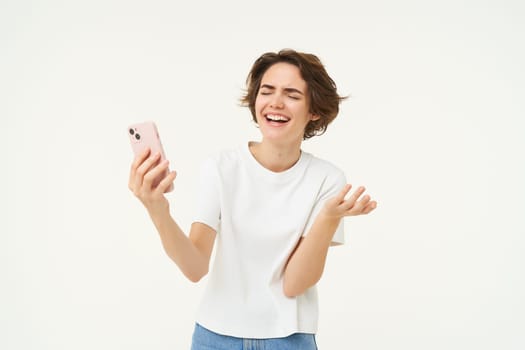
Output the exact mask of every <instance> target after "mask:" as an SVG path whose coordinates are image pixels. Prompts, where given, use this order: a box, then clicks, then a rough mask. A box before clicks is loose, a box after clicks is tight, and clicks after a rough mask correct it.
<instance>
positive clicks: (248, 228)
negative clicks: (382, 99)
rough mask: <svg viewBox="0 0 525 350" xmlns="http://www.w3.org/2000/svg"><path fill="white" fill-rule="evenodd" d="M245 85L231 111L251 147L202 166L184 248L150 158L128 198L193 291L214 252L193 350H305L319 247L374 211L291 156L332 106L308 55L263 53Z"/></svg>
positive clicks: (318, 130) (310, 159)
mask: <svg viewBox="0 0 525 350" xmlns="http://www.w3.org/2000/svg"><path fill="white" fill-rule="evenodd" d="M247 85H248V88H247V93H246V95H245V96H244V97H243V98H242V101H243V103H244V104H245V105H246V106H248V107H249V108H250V111H251V113H252V117H253V118H254V120H255V122H256V123H257V124H258V125H259V129H260V132H261V137H262V138H261V140H260V141H259V142H254V141H249V142H246V143H245V144H244V145H241V146H240V147H237V148H235V149H233V150H226V151H222V152H218V153H217V154H215V155H213V156H211V157H209V158H208V159H207V160H205V161H204V162H203V167H202V170H201V178H200V185H199V187H198V188H199V193H198V197H197V210H196V213H195V216H194V219H193V224H192V227H191V231H190V234H189V237H187V236H186V235H185V234H184V232H182V230H181V229H180V228H179V226H178V225H177V223H176V222H175V220H173V218H172V217H171V215H170V210H169V203H168V201H167V199H166V197H165V196H164V189H165V188H167V187H169V186H170V185H171V184H172V183H173V181H174V179H175V172H171V173H169V174H168V175H166V176H165V178H164V180H162V181H161V182H160V184H159V185H158V186H153V185H152V179H154V178H156V177H157V176H158V175H159V174H162V173H163V172H165V171H166V170H167V166H168V165H167V164H166V163H161V164H159V165H155V164H157V162H156V161H157V158H156V157H158V156H156V155H150V154H149V153H148V152H144V153H143V154H141V155H139V156H138V157H137V158H136V159H135V161H134V163H133V165H132V169H131V174H130V185H129V187H130V189H131V190H132V191H133V192H134V193H135V194H136V195H137V197H138V198H139V199H140V200H141V201H142V202H143V203H144V205H145V207H146V208H147V210H148V212H149V213H150V216H151V218H152V220H153V222H154V224H155V226H156V228H157V230H158V231H159V234H160V237H161V240H162V243H163V246H164V249H165V250H166V253H167V254H168V256H170V258H172V259H173V261H174V262H175V263H176V264H177V265H178V267H179V268H180V269H181V271H182V272H183V273H184V274H185V275H186V276H187V277H188V279H190V280H191V281H193V282H197V281H199V280H200V279H201V278H202V277H203V276H205V275H206V274H207V273H208V268H209V263H210V257H211V253H212V250H213V248H214V246H216V254H215V263H214V265H213V270H212V271H211V273H210V276H209V280H208V285H207V288H206V290H205V292H204V295H203V299H202V303H201V306H200V308H199V311H198V314H197V320H196V325H195V331H194V334H193V343H192V349H193V350H203V349H208V350H209V349H231V348H234V347H235V348H241V347H244V348H245V349H248V348H249V349H251V348H254V349H255V348H265V349H267V350H272V349H302V350H310V349H312V350H313V349H316V348H317V345H316V343H315V334H316V332H317V319H318V311H317V309H318V302H317V291H316V287H315V286H316V284H317V282H318V281H319V279H320V278H321V276H322V274H323V270H324V266H325V261H326V256H327V254H328V250H329V247H330V246H331V245H339V244H342V243H344V230H343V218H344V217H346V216H355V215H361V214H368V213H370V212H371V211H372V210H374V209H375V208H376V205H377V203H376V202H375V201H372V200H371V198H370V196H368V195H364V191H365V189H364V188H363V187H359V188H357V189H356V190H355V191H354V192H353V193H352V194H350V195H348V193H349V191H350V189H351V185H349V184H347V183H346V177H345V175H344V172H343V171H342V170H340V169H339V168H337V167H336V166H335V165H333V164H331V163H330V162H328V161H325V160H322V159H319V158H316V157H315V156H313V155H312V154H309V153H306V152H303V151H302V150H301V144H302V141H303V140H304V139H307V138H310V137H312V136H314V135H320V134H322V133H323V132H324V131H325V130H326V128H327V126H328V124H330V122H331V121H332V120H333V119H334V118H335V117H336V116H337V113H338V111H339V103H340V102H341V100H342V99H343V98H342V97H340V96H339V95H338V93H337V89H336V85H335V83H334V82H333V80H332V79H331V78H330V77H329V76H328V74H327V73H326V71H325V69H324V67H323V65H322V64H321V62H320V60H319V59H318V58H317V57H316V56H314V55H311V54H306V53H299V52H296V51H293V50H283V51H280V52H279V53H266V54H264V55H262V56H261V57H260V58H259V59H258V60H257V61H256V62H255V64H254V65H253V67H252V69H251V71H250V74H249V76H248V79H247ZM347 195H348V197H347ZM215 243H217V244H215Z"/></svg>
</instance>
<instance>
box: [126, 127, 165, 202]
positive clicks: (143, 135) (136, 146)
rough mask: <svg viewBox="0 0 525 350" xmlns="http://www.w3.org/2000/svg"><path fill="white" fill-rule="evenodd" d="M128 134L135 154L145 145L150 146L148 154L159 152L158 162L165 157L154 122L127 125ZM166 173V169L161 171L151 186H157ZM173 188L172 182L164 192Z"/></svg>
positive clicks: (144, 147) (140, 151) (143, 148)
mask: <svg viewBox="0 0 525 350" xmlns="http://www.w3.org/2000/svg"><path fill="white" fill-rule="evenodd" d="M128 136H129V140H130V142H131V148H132V149H133V153H134V154H135V156H137V155H138V154H140V153H142V151H144V150H145V149H146V148H147V147H149V148H150V150H151V153H150V155H153V154H156V153H157V152H159V153H160V160H159V162H158V163H160V162H161V161H163V160H164V159H166V155H165V154H164V149H163V148H162V143H161V142H160V136H159V131H158V130H157V126H156V125H155V123H154V122H151V121H148V122H144V123H138V124H133V125H130V126H128ZM158 163H157V164H158ZM166 175H168V170H166V171H165V172H164V173H162V174H161V175H160V176H159V177H158V178H157V179H155V181H154V182H153V186H154V187H157V185H158V184H159V182H161V181H162V179H164V178H165V177H166ZM172 190H173V184H172V185H171V186H170V187H169V188H168V189H167V190H166V191H164V192H170V191H172Z"/></svg>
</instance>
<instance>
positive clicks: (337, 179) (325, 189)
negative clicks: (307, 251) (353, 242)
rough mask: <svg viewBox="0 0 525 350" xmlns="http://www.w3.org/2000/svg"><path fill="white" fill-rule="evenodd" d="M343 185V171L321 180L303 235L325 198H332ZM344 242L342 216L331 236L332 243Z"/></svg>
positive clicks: (344, 182)
mask: <svg viewBox="0 0 525 350" xmlns="http://www.w3.org/2000/svg"><path fill="white" fill-rule="evenodd" d="M345 185H346V177H345V175H344V173H343V172H337V173H335V174H333V175H332V174H331V176H327V177H326V178H325V181H324V182H323V184H322V186H321V190H320V192H319V195H318V197H317V199H316V201H315V204H314V207H313V209H312V211H311V213H310V216H309V218H308V221H307V223H306V226H305V230H304V233H303V236H306V235H307V234H308V232H309V231H310V228H311V227H312V225H313V223H314V221H315V218H316V217H317V215H318V214H319V212H320V211H321V209H322V208H323V206H324V203H325V202H326V200H327V199H330V198H333V197H335V196H336V195H337V194H339V192H341V190H342V189H343V187H344V186H345ZM344 243H345V235H344V218H342V219H341V221H340V222H339V226H338V227H337V229H336V230H335V233H334V236H333V238H332V245H341V244H344Z"/></svg>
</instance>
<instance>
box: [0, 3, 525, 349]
mask: <svg viewBox="0 0 525 350" xmlns="http://www.w3.org/2000/svg"><path fill="white" fill-rule="evenodd" d="M524 16H525V11H524V5H523V3H522V2H521V1H495V0H489V1H450V0H446V1H434V2H431V1H408V0H400V1H386V0H384V1H359V2H358V1H345V2H343V1H341V2H332V1H321V2H318V3H315V4H313V3H312V5H307V4H306V3H305V2H303V1H278V2H273V1H269V2H267V1H265V2H250V1H236V2H223V1H217V2H209V3H205V2H192V3H191V4H188V3H187V2H184V3H183V2H176V1H147V2H146V1H143V2H141V1H82V2H81V1H51V0H50V1H14V0H13V1H11V0H9V1H6V0H2V1H0V118H1V126H0V130H1V144H0V147H1V150H2V153H1V154H2V159H1V164H2V166H1V169H2V170H1V172H0V176H1V182H0V184H1V195H0V201H1V203H0V204H1V208H0V209H1V211H0V216H1V228H0V230H1V235H0V254H1V256H0V257H1V260H0V262H1V265H0V273H1V275H0V277H1V279H0V348H2V349H6V350H14V349H40V350H44V349H54V350H55V349H128V350H129V349H188V348H189V344H190V340H191V333H192V329H193V317H194V312H195V310H196V308H197V305H198V302H199V299H200V296H201V293H202V289H203V286H204V284H205V280H204V281H203V282H201V283H199V284H197V285H194V284H192V283H191V282H188V281H187V280H185V279H184V278H183V276H182V274H181V273H180V272H179V271H178V269H177V267H176V266H175V265H174V264H173V263H171V261H170V260H169V259H168V258H167V257H166V255H165V254H164V252H163V251H162V248H161V245H160V241H159V239H158V236H157V234H156V232H155V230H154V227H153V225H152V224H151V222H150V221H149V219H148V217H147V214H146V212H145V210H144V209H143V207H142V206H141V204H140V203H139V202H138V201H137V200H136V199H135V198H134V197H133V195H132V194H131V193H130V192H129V191H128V189H127V177H128V170H129V165H130V162H131V160H132V153H131V148H130V145H129V142H128V138H127V134H126V126H127V125H128V124H130V123H133V122H139V121H143V120H155V121H156V122H157V125H158V127H159V129H160V134H161V137H162V139H163V142H164V146H165V150H166V152H167V154H168V158H169V159H170V160H171V164H172V165H173V167H174V168H175V169H176V170H177V171H178V173H179V176H178V178H177V180H176V183H175V186H176V190H175V192H174V193H172V194H170V195H169V198H170V202H171V204H172V211H173V215H174V216H175V217H176V218H177V220H178V222H179V223H180V224H181V226H182V227H183V228H184V229H186V230H187V229H188V228H189V226H190V224H191V215H192V208H193V204H194V202H193V198H194V197H193V196H194V193H195V185H196V184H195V176H196V173H197V171H198V166H199V163H200V161H201V160H202V159H203V158H204V157H206V156H207V155H209V154H211V153H213V152H215V151H216V150H219V149H223V148H229V147H234V146H236V145H238V144H240V143H242V142H245V141H247V140H250V139H252V140H257V139H258V137H259V134H258V130H257V129H256V128H255V127H254V125H253V123H252V122H251V116H250V114H249V111H248V110H247V109H245V108H241V107H239V106H238V98H239V97H240V96H241V94H242V89H243V88H244V80H245V78H246V75H247V73H248V71H249V69H250V67H251V65H252V63H253V61H254V60H255V59H256V58H257V57H258V56H259V55H260V54H262V53H264V52H266V51H276V50H279V49H280V48H284V47H291V48H294V49H297V50H300V51H306V52H313V53H315V54H317V55H318V56H319V57H320V58H321V59H322V61H323V62H324V63H325V65H326V67H327V70H328V72H329V73H330V74H331V76H332V77H333V78H334V80H335V81H336V83H337V84H338V88H339V91H340V93H341V94H349V95H351V98H350V99H349V100H348V101H346V102H344V103H343V104H342V106H341V113H340V115H339V117H338V118H337V119H336V121H335V122H334V123H333V124H332V125H331V126H330V127H329V129H328V131H327V133H326V134H325V135H323V136H322V137H319V138H316V139H312V140H309V141H306V142H305V143H304V144H303V149H304V150H306V151H308V152H311V153H314V154H315V155H317V156H319V157H321V158H325V159H327V160H330V161H331V162H333V163H335V164H337V165H338V166H339V167H340V168H342V169H343V170H344V171H345V172H346V174H347V177H348V179H349V181H350V182H352V183H353V184H355V185H366V186H367V188H368V190H369V192H370V193H371V194H372V195H373V196H374V197H375V198H376V199H377V200H378V201H379V207H378V209H377V210H376V212H374V213H373V214H372V215H370V216H368V217H359V218H352V219H346V227H347V241H348V244H347V245H346V246H343V247H338V248H334V249H332V250H331V251H330V254H329V258H328V264H327V267H326V271H325V274H324V276H323V279H322V280H321V282H320V284H319V292H320V306H321V317H320V328H319V333H318V337H317V339H318V344H319V347H320V349H325V350H326V349H359V350H363V349H403V350H407V349H523V348H525V332H524V329H525V301H524V299H525V298H524V296H525V269H524V266H525V259H524V257H523V251H524V248H525V244H524V243H525V238H524V233H525V219H524V217H525V215H524V214H525V200H524V197H525V181H524V179H525V159H524V158H525V157H524V153H523V151H522V150H523V149H525V137H524V136H525V123H524V121H523V119H524V116H525V103H524V96H525V85H524V81H525V69H524V62H525V49H524V42H525V39H524V37H525V24H524V23H525V22H524Z"/></svg>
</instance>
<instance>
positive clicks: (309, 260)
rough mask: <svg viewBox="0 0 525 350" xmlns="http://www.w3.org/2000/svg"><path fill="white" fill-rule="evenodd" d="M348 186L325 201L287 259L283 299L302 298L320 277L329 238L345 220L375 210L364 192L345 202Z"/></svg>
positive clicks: (359, 191)
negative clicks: (346, 217) (299, 296)
mask: <svg viewBox="0 0 525 350" xmlns="http://www.w3.org/2000/svg"><path fill="white" fill-rule="evenodd" d="M351 187H352V185H346V186H345V187H344V188H343V190H342V191H341V192H340V193H339V194H338V195H337V196H336V197H334V198H332V199H329V200H327V201H326V204H325V205H324V207H323V209H322V210H321V211H320V213H319V214H318V215H317V217H316V219H315V221H314V223H313V225H312V227H311V228H310V231H309V232H308V234H307V235H306V237H304V238H301V240H300V241H299V243H298V244H297V247H296V248H295V250H294V251H293V253H292V254H291V255H290V258H289V260H288V263H287V264H286V267H285V269H284V281H283V291H284V294H285V295H286V296H287V297H290V298H291V297H296V296H298V295H301V294H303V293H304V292H305V291H306V290H307V289H308V288H310V287H312V286H313V285H315V284H316V283H317V282H318V281H319V280H320V279H321V276H322V275H323V270H324V266H325V262H326V256H327V254H328V248H329V247H330V243H331V241H332V237H333V235H334V233H335V231H336V229H337V227H338V226H339V222H340V221H341V220H342V219H343V217H345V216H355V215H362V214H368V213H370V212H371V211H372V210H374V209H375V208H376V206H377V203H376V202H375V201H370V196H368V195H365V196H363V198H361V199H359V198H360V197H361V195H362V194H363V193H364V191H365V188H364V187H360V188H358V189H357V190H356V191H355V192H354V193H353V194H352V195H351V196H350V197H349V198H348V199H347V200H345V196H346V194H347V193H348V191H350V188H351Z"/></svg>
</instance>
